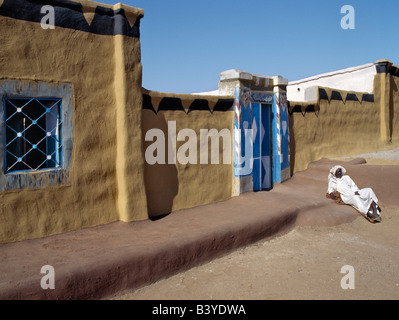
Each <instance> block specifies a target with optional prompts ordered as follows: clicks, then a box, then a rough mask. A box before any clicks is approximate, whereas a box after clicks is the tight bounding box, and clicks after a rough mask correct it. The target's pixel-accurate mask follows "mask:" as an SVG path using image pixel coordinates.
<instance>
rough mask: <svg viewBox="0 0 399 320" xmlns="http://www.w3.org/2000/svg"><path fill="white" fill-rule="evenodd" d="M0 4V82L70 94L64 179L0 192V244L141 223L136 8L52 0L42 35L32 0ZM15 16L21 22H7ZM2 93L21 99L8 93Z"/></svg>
mask: <svg viewBox="0 0 399 320" xmlns="http://www.w3.org/2000/svg"><path fill="white" fill-rule="evenodd" d="M0 4H1V7H0V30H1V32H0V43H1V46H0V80H2V81H17V82H18V83H19V85H20V86H24V85H25V86H34V85H35V84H38V83H45V84H46V85H47V86H48V87H50V90H51V87H52V86H59V84H60V83H61V84H69V85H70V86H71V88H72V93H73V95H72V109H73V110H71V113H72V114H73V116H72V124H71V125H72V131H73V139H72V140H73V147H72V152H71V160H70V167H69V168H67V171H66V172H67V173H68V179H65V181H63V182H62V183H59V184H51V185H48V186H42V187H40V188H31V187H29V188H19V189H13V188H9V189H7V190H2V191H0V221H1V226H0V243H2V242H9V241H18V240H23V239H29V238H36V237H42V236H47V235H51V234H56V233H60V232H65V231H69V230H76V229H80V228H84V227H90V226H95V225H99V224H105V223H109V222H112V221H116V220H124V221H131V220H141V219H146V218H148V213H147V203H146V196H145V186H144V175H143V171H144V160H143V157H142V153H141V150H142V146H141V143H142V140H141V130H140V128H141V110H142V94H141V72H142V70H141V62H140V39H139V36H138V26H139V20H140V18H141V17H142V11H141V9H135V8H131V7H127V6H122V5H115V6H107V5H101V6H102V7H101V8H100V7H98V6H97V5H99V4H97V3H94V2H91V1H80V2H78V1H77V2H76V3H75V4H74V6H72V5H69V4H67V5H65V6H66V7H63V6H64V4H63V3H61V2H60V3H58V2H57V1H55V5H56V7H55V9H56V10H55V13H56V15H55V28H54V29H43V28H42V27H41V24H40V23H39V22H40V17H42V16H43V15H40V3H39V2H38V3H36V2H35V3H31V2H28V1H15V2H10V1H1V2H0ZM58 5H59V6H60V7H57V6H58ZM13 6H14V7H13ZM15 6H19V7H20V10H17V9H16V8H15ZM24 6H27V7H26V8H24ZM24 9H26V10H24ZM82 11H83V12H88V14H85V15H83V14H82ZM59 12H61V13H62V14H64V16H61V17H60V16H59V15H57V14H58V13H59ZM19 13H21V14H26V16H23V15H22V16H17V17H14V16H13V15H17V14H19ZM35 14H36V15H35ZM62 14H61V15H62ZM68 15H70V16H68ZM71 17H72V18H71ZM88 18H89V19H88ZM71 19H72V20H71ZM73 19H75V20H76V21H75V20H73ZM109 19H115V21H117V20H118V21H119V25H118V24H117V23H116V22H114V20H113V21H111V22H110V20H109ZM121 21H122V23H123V24H122V27H121V24H120V22H121ZM90 23H91V24H90ZM107 28H108V29H107ZM110 28H111V29H110ZM124 33H125V34H124ZM6 95H8V96H18V95H23V93H21V92H19V91H18V88H17V87H16V88H15V91H14V92H8V93H6ZM30 175H31V177H30V179H31V180H32V179H33V180H35V177H36V176H35V173H32V174H30Z"/></svg>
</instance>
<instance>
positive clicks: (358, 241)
mask: <svg viewBox="0 0 399 320" xmlns="http://www.w3.org/2000/svg"><path fill="white" fill-rule="evenodd" d="M392 154H394V155H393V156H392ZM398 154H399V152H397V151H387V153H386V157H385V158H384V157H381V156H380V155H381V153H379V157H376V156H375V155H376V154H368V157H366V159H368V160H369V161H368V162H369V163H370V164H394V163H395V162H397V163H399V157H398ZM370 159H371V160H372V161H370ZM398 185H399V182H398ZM394 192H396V191H394ZM382 217H383V222H382V223H380V224H371V223H369V222H368V221H367V220H366V219H364V218H362V217H360V216H359V218H357V219H356V220H355V221H354V222H352V223H348V224H342V225H339V226H335V227H297V228H295V229H294V230H293V231H291V232H290V233H288V234H286V235H284V236H281V237H278V238H275V239H272V240H268V241H261V242H258V243H255V244H253V245H251V246H248V247H245V248H242V249H240V250H238V251H235V252H233V253H231V254H229V255H227V256H224V257H221V258H219V259H216V260H214V261H211V262H209V263H207V264H205V265H202V266H199V267H195V268H193V269H190V270H188V271H186V272H183V273H180V274H178V275H175V276H173V277H170V278H168V279H165V280H162V281H159V282H157V283H154V284H152V285H149V286H147V287H144V288H141V289H138V290H136V291H131V292H125V293H119V294H118V295H116V296H114V297H113V299H132V300H134V299H143V300H156V299H160V300H163V299H172V300H173V299H188V300H191V299H201V300H212V299H226V300H230V299H244V300H246V299H253V300H259V299H368V300H379V299H395V300H397V299H399V232H398V230H399V208H396V207H391V208H383V212H382ZM346 265H350V266H352V267H353V270H354V285H355V288H354V289H346V290H344V289H342V287H341V280H342V278H343V277H344V276H346V273H345V274H344V273H341V268H342V267H344V266H346Z"/></svg>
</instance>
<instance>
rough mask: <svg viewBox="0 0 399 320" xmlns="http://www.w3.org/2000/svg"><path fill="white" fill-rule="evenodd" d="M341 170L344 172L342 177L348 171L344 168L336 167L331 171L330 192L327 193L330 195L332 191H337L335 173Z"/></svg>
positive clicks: (329, 177)
mask: <svg viewBox="0 0 399 320" xmlns="http://www.w3.org/2000/svg"><path fill="white" fill-rule="evenodd" d="M338 169H341V171H342V176H344V175H345V173H346V169H345V168H344V167H342V166H338V165H337V166H334V167H332V168H331V169H330V173H329V175H328V190H327V193H330V192H331V190H336V189H337V178H336V177H335V172H336V171H337V170H338Z"/></svg>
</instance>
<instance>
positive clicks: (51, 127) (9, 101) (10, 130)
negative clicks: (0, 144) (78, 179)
mask: <svg viewBox="0 0 399 320" xmlns="http://www.w3.org/2000/svg"><path fill="white" fill-rule="evenodd" d="M61 101H62V99H58V98H20V97H18V98H4V119H5V121H4V123H5V126H4V128H5V132H4V140H5V141H4V145H5V152H4V158H5V159H4V170H5V173H10V172H16V171H37V170H43V169H48V168H59V167H61V166H62V139H61V132H62V121H61Z"/></svg>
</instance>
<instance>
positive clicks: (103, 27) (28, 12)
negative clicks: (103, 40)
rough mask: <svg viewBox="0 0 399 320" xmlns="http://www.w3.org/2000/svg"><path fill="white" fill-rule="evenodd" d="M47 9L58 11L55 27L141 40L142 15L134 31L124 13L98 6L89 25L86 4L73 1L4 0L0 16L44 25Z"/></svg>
mask: <svg viewBox="0 0 399 320" xmlns="http://www.w3.org/2000/svg"><path fill="white" fill-rule="evenodd" d="M45 5H50V6H52V7H53V8H54V14H55V16H54V20H55V21H54V25H55V27H62V28H68V29H73V30H79V31H84V32H90V33H94V34H99V35H117V34H119V35H124V36H127V37H133V38H140V20H141V18H142V17H143V15H142V14H140V15H139V16H138V17H137V19H136V22H135V24H134V26H133V27H130V24H129V21H128V19H127V18H126V15H125V12H124V10H123V9H118V10H115V11H114V10H112V9H110V8H105V7H101V6H97V7H96V9H95V15H94V18H93V21H92V22H91V24H90V25H89V24H88V23H87V21H86V19H85V17H84V15H83V10H82V4H81V3H78V2H73V1H69V0H48V1H43V0H4V3H3V5H2V6H1V7H0V15H2V16H5V17H10V18H14V19H18V20H24V21H30V22H38V23H40V22H41V21H42V19H43V17H45V15H46V13H41V12H40V11H41V9H42V7H43V6H45Z"/></svg>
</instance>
